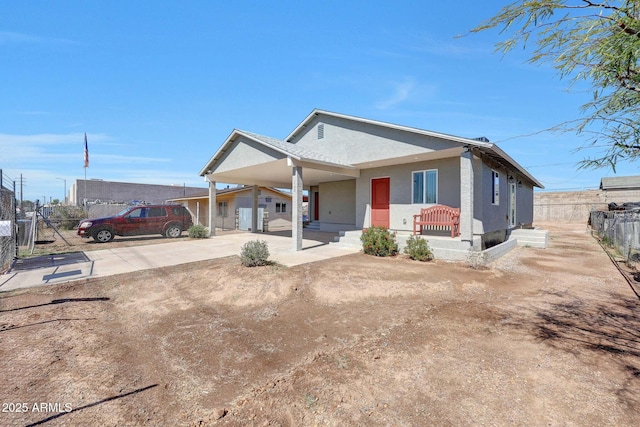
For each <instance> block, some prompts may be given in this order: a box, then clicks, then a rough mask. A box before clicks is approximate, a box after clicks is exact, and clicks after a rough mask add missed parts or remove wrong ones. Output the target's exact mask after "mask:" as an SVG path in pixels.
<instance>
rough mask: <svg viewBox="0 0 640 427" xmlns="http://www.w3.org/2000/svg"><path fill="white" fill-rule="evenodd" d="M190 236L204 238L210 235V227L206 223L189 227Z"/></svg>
mask: <svg viewBox="0 0 640 427" xmlns="http://www.w3.org/2000/svg"><path fill="white" fill-rule="evenodd" d="M189 237H191V238H192V239H204V238H206V237H209V229H208V228H207V227H205V226H204V225H200V224H194V225H192V226H191V227H189Z"/></svg>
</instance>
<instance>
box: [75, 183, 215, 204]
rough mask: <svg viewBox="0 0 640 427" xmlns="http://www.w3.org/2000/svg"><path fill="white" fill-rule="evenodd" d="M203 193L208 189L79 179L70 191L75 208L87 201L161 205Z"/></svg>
mask: <svg viewBox="0 0 640 427" xmlns="http://www.w3.org/2000/svg"><path fill="white" fill-rule="evenodd" d="M203 191H206V188H202V187H186V186H183V185H158V184H137V183H133V182H115V181H103V180H101V179H88V180H84V179H78V180H76V181H75V182H74V183H73V184H72V185H71V189H70V190H69V203H70V204H71V205H75V206H83V205H84V203H85V201H86V202H87V203H95V202H98V203H131V202H146V203H151V204H161V203H165V202H166V201H167V200H169V199H172V198H176V197H181V196H182V197H184V196H190V195H193V194H201V193H202V192H203Z"/></svg>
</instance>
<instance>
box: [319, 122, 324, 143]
mask: <svg viewBox="0 0 640 427" xmlns="http://www.w3.org/2000/svg"><path fill="white" fill-rule="evenodd" d="M323 138H324V123H320V124H319V125H318V139H323Z"/></svg>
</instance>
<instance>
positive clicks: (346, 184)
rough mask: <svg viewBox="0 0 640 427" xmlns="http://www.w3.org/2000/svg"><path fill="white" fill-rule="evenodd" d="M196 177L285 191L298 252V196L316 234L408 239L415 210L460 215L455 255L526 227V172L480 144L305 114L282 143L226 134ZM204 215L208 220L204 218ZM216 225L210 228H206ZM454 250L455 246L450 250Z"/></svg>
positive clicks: (529, 207) (529, 186)
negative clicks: (384, 232)
mask: <svg viewBox="0 0 640 427" xmlns="http://www.w3.org/2000/svg"><path fill="white" fill-rule="evenodd" d="M200 175H201V176H204V177H205V179H206V180H208V181H209V183H210V184H209V197H210V199H212V200H216V198H217V194H216V187H215V186H216V182H224V183H235V184H245V185H263V186H270V187H277V188H287V187H289V188H292V205H293V211H292V221H293V227H292V230H293V233H292V237H293V247H294V250H301V249H302V201H303V195H302V192H303V189H305V190H307V191H308V194H309V204H310V206H309V214H310V216H311V218H310V219H311V220H312V221H316V222H317V223H319V228H320V230H322V231H338V230H361V229H362V228H366V227H369V226H373V225H380V226H386V227H389V228H391V229H393V230H399V231H410V230H412V226H413V215H414V214H417V213H419V212H420V209H421V208H423V207H428V206H432V205H434V204H444V205H448V206H451V207H455V208H460V231H461V235H460V237H457V238H456V239H453V243H454V244H456V245H457V247H458V249H457V250H459V251H468V250H469V249H472V250H481V249H482V248H485V247H489V246H492V245H495V244H497V243H500V242H502V241H504V240H505V239H506V238H507V232H508V230H510V229H513V228H522V227H530V226H531V225H532V222H533V188H534V187H540V188H542V187H543V186H542V184H541V183H540V182H538V181H537V180H536V179H535V178H534V177H533V176H532V175H531V174H529V172H527V171H526V170H525V169H524V168H523V167H522V166H520V165H519V164H518V163H517V162H515V161H514V160H513V159H512V158H511V157H509V156H508V155H507V154H506V153H505V152H504V151H502V150H501V149H500V148H499V147H498V146H497V145H495V144H493V143H490V142H488V141H487V140H486V138H478V139H470V138H462V137H458V136H452V135H445V134H441V133H436V132H431V131H427V130H422V129H416V128H411V127H407V126H400V125H395V124H390V123H384V122H379V121H375V120H369V119H363V118H359V117H353V116H347V115H344V114H337V113H332V112H328V111H322V110H314V111H312V112H311V114H309V115H308V116H307V117H306V118H305V119H304V120H303V121H302V123H300V124H299V125H298V126H297V127H296V128H295V129H294V130H293V132H291V133H290V134H289V136H288V137H286V138H285V139H284V140H279V139H275V138H270V137H266V136H261V135H257V134H254V133H251V132H246V131H241V130H234V131H233V132H232V133H231V134H230V135H229V137H228V138H227V139H226V140H225V141H224V142H223V144H222V146H221V147H220V149H219V150H218V151H217V152H216V153H215V154H214V155H213V157H212V158H211V159H210V160H209V161H208V162H207V163H206V165H205V166H204V168H203V169H202V171H201V172H200ZM211 214H212V215H213V216H215V215H216V212H215V211H212V212H211ZM216 221H217V220H216ZM456 242H457V243H456Z"/></svg>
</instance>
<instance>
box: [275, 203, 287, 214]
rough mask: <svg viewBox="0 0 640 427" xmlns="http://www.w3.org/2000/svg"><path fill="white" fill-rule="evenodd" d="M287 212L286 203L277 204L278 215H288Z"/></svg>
mask: <svg viewBox="0 0 640 427" xmlns="http://www.w3.org/2000/svg"><path fill="white" fill-rule="evenodd" d="M286 212H287V204H286V203H276V213H286Z"/></svg>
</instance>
